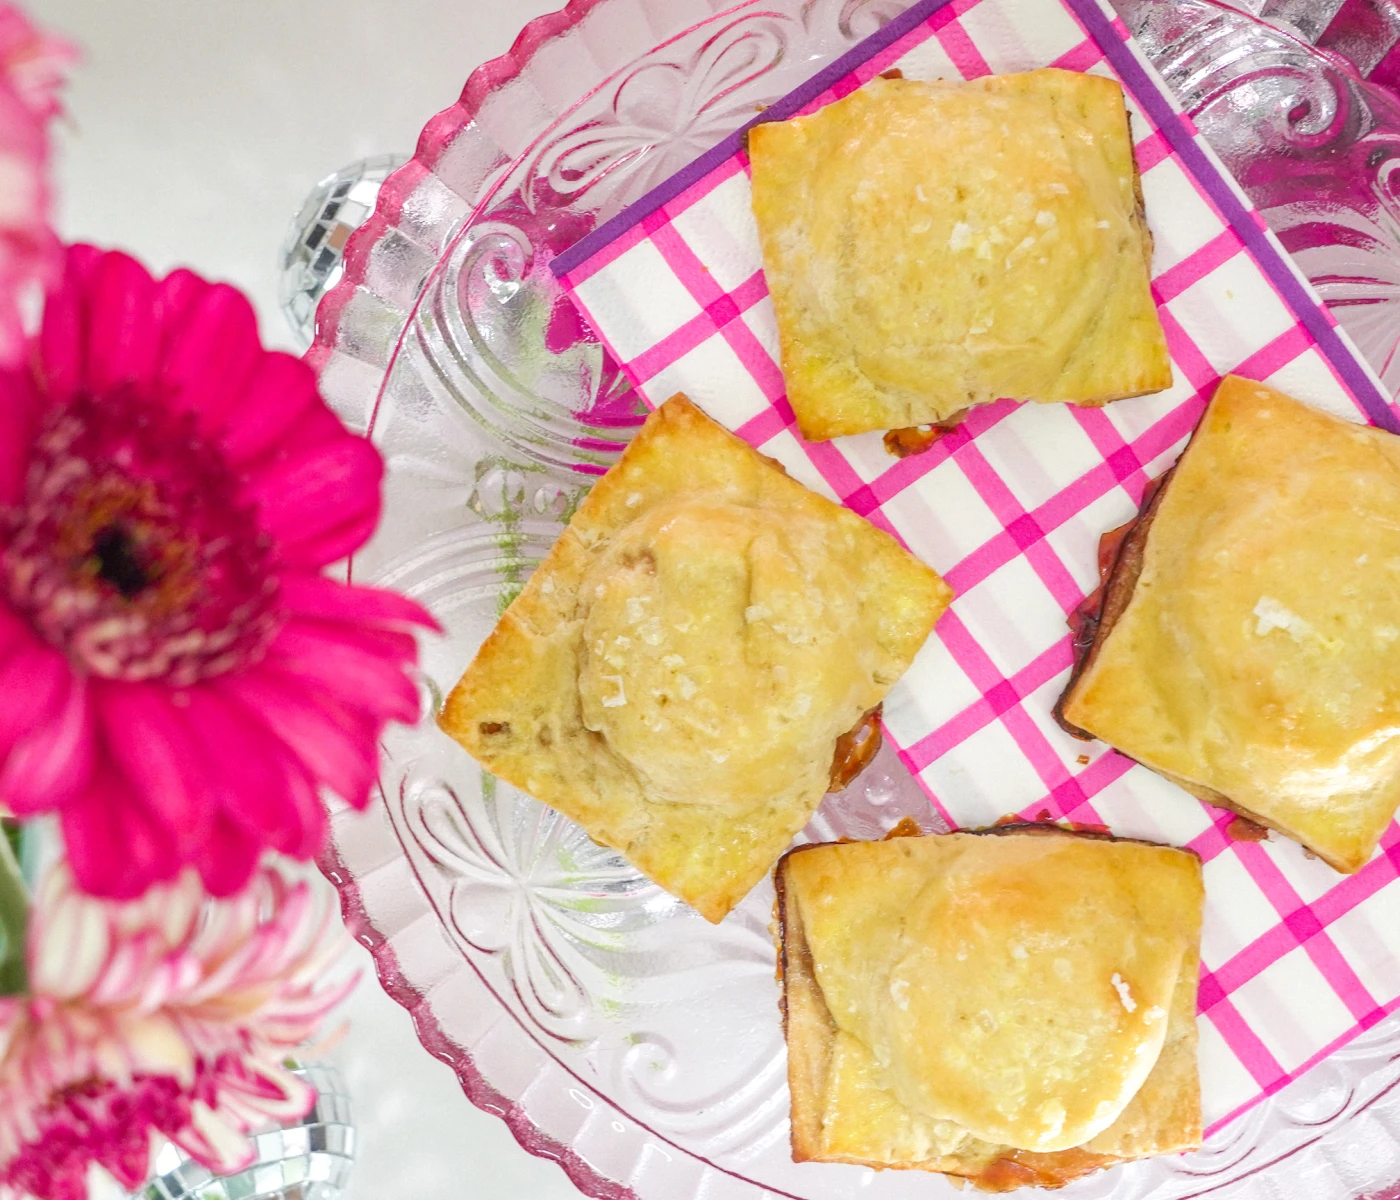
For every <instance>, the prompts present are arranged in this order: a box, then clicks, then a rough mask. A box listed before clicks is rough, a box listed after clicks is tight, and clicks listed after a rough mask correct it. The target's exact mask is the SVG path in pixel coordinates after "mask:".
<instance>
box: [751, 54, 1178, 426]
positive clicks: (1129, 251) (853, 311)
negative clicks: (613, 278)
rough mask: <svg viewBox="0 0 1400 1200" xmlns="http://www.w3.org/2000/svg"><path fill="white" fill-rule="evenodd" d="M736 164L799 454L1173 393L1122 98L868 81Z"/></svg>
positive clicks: (1044, 81) (1076, 83) (1076, 77)
mask: <svg viewBox="0 0 1400 1200" xmlns="http://www.w3.org/2000/svg"><path fill="white" fill-rule="evenodd" d="M748 144H749V154H750V157H751V159H752V163H753V210H754V215H755V217H756V218H757V221H758V228H759V234H760V237H761V241H762V246H763V265H764V271H765V273H766V275H767V278H768V288H769V290H770V292H771V293H772V296H773V304H774V307H775V308H776V311H777V318H778V332H779V335H780V340H781V347H782V365H783V377H784V379H785V380H786V382H787V393H788V399H789V401H790V402H791V404H792V408H793V411H794V412H795V413H796V415H797V421H798V425H799V426H800V428H801V430H802V434H803V436H804V437H807V438H809V439H813V440H820V439H825V438H831V437H836V436H837V435H839V434H848V433H861V432H864V431H866V430H872V429H894V428H900V427H904V426H911V425H921V424H928V423H931V422H939V421H944V420H946V419H948V418H950V417H952V416H953V415H954V414H957V413H959V412H960V411H961V410H964V409H966V408H968V407H970V406H972V405H977V404H985V403H988V402H989V401H992V400H996V399H998V398H1001V397H1010V398H1012V399H1016V400H1041V401H1053V400H1063V401H1070V402H1073V403H1076V404H1090V405H1101V404H1105V403H1107V402H1108V401H1110V400H1117V399H1121V398H1123V397H1126V396H1139V395H1142V394H1144V393H1146V392H1155V391H1159V390H1161V389H1162V388H1165V387H1169V386H1170V385H1171V378H1172V377H1171V366H1170V363H1169V360H1168V357H1167V346H1166V340H1165V338H1164V337H1163V334H1162V328H1161V324H1160V323H1159V321H1158V319H1157V310H1156V307H1155V305H1154V303H1153V300H1152V294H1151V290H1150V286H1149V266H1150V260H1151V253H1152V239H1151V235H1150V234H1149V233H1148V231H1147V225H1146V222H1145V219H1144V217H1143V210H1142V196H1141V190H1140V188H1139V185H1138V178H1137V166H1136V163H1135V161H1134V158H1133V147H1132V141H1131V139H1130V136H1129V129H1128V117H1127V112H1126V109H1125V108H1124V104H1123V93H1122V88H1121V87H1120V86H1119V85H1118V84H1117V83H1116V82H1115V81H1113V80H1111V79H1104V78H1101V77H1099V76H1096V75H1081V74H1078V73H1076V72H1072V71H1061V70H1056V69H1053V68H1047V69H1045V70H1040V71H1030V72H1027V73H1025V74H1020V75H998V76H991V77H989V78H985V79H976V80H972V81H970V82H967V83H943V82H939V83H924V82H919V81H915V80H907V79H883V78H881V79H874V80H871V81H870V82H869V83H868V84H866V85H865V86H864V87H862V88H861V89H859V90H858V91H856V92H853V93H852V94H851V95H849V96H847V97H845V98H844V99H842V100H838V101H836V102H835V103H833V104H829V105H827V106H826V107H825V108H823V109H821V110H819V111H818V112H816V113H813V114H812V115H811V116H806V117H798V118H796V119H794V120H791V121H786V122H781V123H780V122H771V123H767V124H761V125H758V126H755V127H754V128H753V129H752V130H750V131H749V136H748Z"/></svg>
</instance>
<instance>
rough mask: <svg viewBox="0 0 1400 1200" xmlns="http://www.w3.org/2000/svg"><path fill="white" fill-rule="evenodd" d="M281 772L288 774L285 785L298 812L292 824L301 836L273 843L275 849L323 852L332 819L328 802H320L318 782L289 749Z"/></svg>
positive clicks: (311, 854) (307, 853)
mask: <svg viewBox="0 0 1400 1200" xmlns="http://www.w3.org/2000/svg"><path fill="white" fill-rule="evenodd" d="M282 772H283V775H284V776H285V778H286V782H285V784H284V787H285V788H286V797H287V802H288V803H289V804H290V805H291V806H292V808H293V809H295V811H296V815H297V819H296V822H295V823H294V824H293V825H291V826H290V827H291V828H295V829H297V830H298V831H299V832H300V834H301V837H300V840H299V841H296V842H287V843H284V844H281V845H278V844H276V843H274V844H273V845H274V849H277V850H280V851H281V852H282V853H283V854H288V855H291V857H293V858H302V859H306V858H312V857H314V856H315V855H317V854H320V852H321V849H322V847H323V846H325V844H326V830H327V826H328V824H329V822H328V821H327V818H326V808H325V805H323V804H322V803H321V797H320V794H319V793H318V792H317V790H316V785H315V783H313V782H312V781H311V779H309V778H308V777H307V774H306V771H305V770H304V769H303V768H302V766H301V763H300V762H298V761H297V760H296V759H295V758H293V756H292V755H290V754H288V753H286V752H283V755H282Z"/></svg>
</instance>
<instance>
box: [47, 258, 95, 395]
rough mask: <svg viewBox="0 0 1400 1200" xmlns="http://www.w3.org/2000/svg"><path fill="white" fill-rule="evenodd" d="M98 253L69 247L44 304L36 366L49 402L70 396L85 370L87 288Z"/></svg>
mask: <svg viewBox="0 0 1400 1200" xmlns="http://www.w3.org/2000/svg"><path fill="white" fill-rule="evenodd" d="M101 258H102V253H101V251H99V250H98V249H97V248H96V247H94V246H84V245H77V246H69V247H68V255H67V258H66V259H65V261H64V267H63V282H62V284H61V285H60V286H59V287H58V289H57V290H55V291H53V292H51V293H50V294H49V297H48V300H47V301H46V302H45V304H44V322H43V325H42V327H41V328H40V331H39V363H40V372H41V375H42V378H41V383H42V385H43V388H44V391H45V392H46V393H47V394H48V396H49V397H50V398H52V399H53V400H57V401H61V400H64V399H66V398H67V397H69V396H71V395H72V394H73V393H74V392H76V391H77V390H78V389H79V388H80V387H82V384H83V378H84V375H85V374H86V370H87V347H86V339H87V324H88V318H87V286H88V281H89V280H90V279H91V278H92V277H93V275H94V273H95V272H96V270H97V266H98V263H99V262H100V261H101Z"/></svg>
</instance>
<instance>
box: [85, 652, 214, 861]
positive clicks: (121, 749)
mask: <svg viewBox="0 0 1400 1200" xmlns="http://www.w3.org/2000/svg"><path fill="white" fill-rule="evenodd" d="M92 693H93V696H92V700H93V707H94V709H95V711H96V712H97V715H98V720H99V723H100V726H101V731H102V740H103V744H104V745H105V746H106V749H107V753H108V754H109V755H110V757H111V760H112V762H113V763H114V764H115V765H116V766H117V768H118V769H119V770H120V771H121V773H122V775H123V776H124V777H125V778H126V781H127V783H128V784H129V785H130V787H131V788H132V789H133V790H134V791H135V792H136V793H137V794H138V795H140V796H141V797H142V800H143V801H144V807H145V808H146V809H147V811H149V812H151V813H152V814H154V815H155V816H156V817H157V818H158V819H159V820H161V821H163V822H164V823H165V824H166V826H167V827H168V828H169V829H170V830H171V832H172V834H174V836H175V838H176V840H177V842H178V843H179V844H181V845H185V846H189V845H197V844H198V843H199V842H200V841H201V839H203V838H204V837H205V836H206V835H207V833H208V830H209V828H210V826H211V825H212V823H213V820H214V815H215V813H216V811H217V804H216V803H215V802H214V800H213V798H212V796H211V795H210V783H209V779H208V775H207V772H206V770H205V767H204V759H203V756H202V755H201V754H200V752H199V748H198V744H197V742H196V741H195V739H194V736H193V734H192V732H191V730H190V728H189V726H188V725H187V723H186V722H185V720H184V718H183V716H182V714H181V711H180V709H178V708H177V707H176V706H175V703H174V702H173V698H172V694H171V693H170V692H169V691H168V690H167V689H165V688H162V687H159V686H158V685H156V684H149V683H113V682H110V681H107V680H95V681H94V682H93V684H92Z"/></svg>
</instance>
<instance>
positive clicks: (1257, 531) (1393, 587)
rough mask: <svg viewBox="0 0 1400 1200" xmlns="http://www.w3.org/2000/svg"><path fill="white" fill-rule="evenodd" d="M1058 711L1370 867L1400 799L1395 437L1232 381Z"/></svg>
mask: <svg viewBox="0 0 1400 1200" xmlns="http://www.w3.org/2000/svg"><path fill="white" fill-rule="evenodd" d="M1064 712H1065V716H1066V717H1067V718H1068V719H1069V720H1070V721H1071V722H1073V723H1074V724H1075V725H1078V726H1079V727H1080V728H1082V729H1085V730H1087V731H1088V732H1090V733H1092V734H1094V735H1095V736H1096V737H1099V738H1102V739H1103V740H1104V741H1106V742H1109V743H1110V744H1112V745H1114V746H1116V747H1118V748H1119V749H1121V750H1123V751H1124V752H1125V753H1127V754H1129V755H1131V756H1132V757H1134V758H1136V759H1138V760H1139V761H1141V762H1143V763H1145V764H1146V765H1148V766H1150V767H1154V768H1156V769H1157V770H1159V771H1162V772H1164V773H1167V774H1169V775H1171V776H1174V777H1175V778H1177V779H1178V780H1180V781H1181V782H1182V783H1184V784H1185V785H1186V786H1187V787H1198V788H1204V789H1208V790H1209V791H1211V792H1214V793H1217V794H1218V795H1219V796H1222V797H1224V798H1226V799H1227V800H1229V801H1230V802H1232V804H1234V805H1235V806H1236V807H1239V808H1241V809H1243V810H1245V811H1247V812H1249V813H1250V814H1251V815H1254V816H1256V817H1258V818H1259V819H1260V820H1262V821H1264V822H1265V823H1266V824H1269V825H1271V826H1273V827H1274V828H1276V829H1279V830H1281V831H1282V832H1284V833H1287V834H1288V835H1289V836H1291V837H1294V838H1296V839H1297V840H1299V841H1301V842H1303V843H1304V844H1305V845H1307V846H1309V847H1311V848H1312V849H1313V850H1314V851H1316V852H1317V853H1318V854H1319V855H1321V856H1322V857H1323V858H1325V859H1326V860H1327V861H1328V862H1329V863H1331V864H1332V865H1333V866H1335V867H1336V868H1337V869H1339V870H1342V871H1354V870H1356V869H1357V868H1358V867H1360V866H1361V865H1362V864H1363V863H1364V862H1365V861H1366V859H1367V858H1368V857H1369V856H1370V854H1371V852H1372V850H1373V849H1374V848H1375V845H1376V840H1377V839H1378V837H1379V836H1380V834H1381V831H1382V830H1383V829H1384V828H1385V826H1386V825H1387V824H1388V823H1389V821H1390V818H1391V816H1392V815H1393V814H1394V812H1395V808H1396V805H1397V803H1400V438H1397V437H1396V436H1394V435H1393V434H1390V433H1385V432H1383V431H1382V430H1379V429H1373V428H1369V427H1367V426H1363V425H1356V424H1353V423H1351V422H1348V421H1343V420H1340V419H1338V418H1337V417H1333V416H1330V415H1328V414H1325V413H1322V412H1319V411H1317V410H1315V409H1313V408H1310V407H1308V406H1307V405H1305V404H1302V403H1300V402H1299V401H1297V400H1294V399H1292V398H1291V397H1289V396H1286V395H1284V394H1283V393H1281V392H1279V391H1276V390H1275V389H1273V388H1270V387H1267V386H1265V385H1263V384H1260V383H1255V382H1253V381H1252V380H1247V379H1241V378H1238V377H1236V376H1229V377H1227V378H1226V379H1225V380H1224V381H1223V382H1222V383H1221V385H1220V387H1219V389H1218V391H1217V392H1216V394H1215V397H1214V399H1213V400H1212V401H1211V404H1210V407H1209V408H1208V409H1207V411H1206V414H1205V416H1204V417H1203V418H1202V421H1201V424H1200V427H1199V428H1198V429H1197V431H1196V434H1195V436H1194V437H1193V438H1192V440H1191V443H1190V445H1189V446H1188V447H1187V449H1186V451H1185V453H1184V454H1183V455H1182V458H1181V460H1180V462H1179V464H1178V466H1177V468H1176V471H1175V473H1174V475H1173V476H1172V478H1171V480H1170V482H1169V483H1168V485H1167V488H1166V491H1165V493H1164V494H1163V496H1162V498H1161V500H1160V503H1159V505H1158V508H1157V511H1156V514H1155V516H1154V518H1153V521H1152V525H1151V527H1150V530H1149V532H1148V538H1147V545H1146V551H1145V555H1144V559H1143V566H1142V572H1141V574H1140V576H1139V577H1138V581H1137V585H1136V587H1135V589H1134V591H1133V594H1132V599H1131V601H1130V602H1129V604H1128V607H1127V608H1126V610H1125V611H1124V612H1123V615H1122V616H1121V617H1120V618H1119V619H1118V622H1117V624H1115V625H1114V627H1113V629H1112V631H1111V632H1110V633H1109V634H1108V636H1107V638H1106V639H1104V640H1103V642H1102V644H1101V645H1100V646H1099V647H1098V649H1097V652H1096V654H1095V656H1094V658H1093V659H1092V660H1091V662H1090V664H1089V666H1088V667H1087V669H1086V670H1085V672H1084V674H1083V675H1082V676H1081V677H1080V679H1079V681H1078V683H1077V684H1076V686H1075V688H1074V690H1073V691H1072V692H1071V694H1070V696H1069V697H1068V698H1067V700H1066V703H1065V707H1064Z"/></svg>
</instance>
